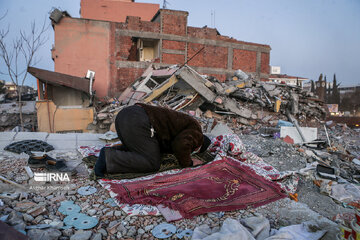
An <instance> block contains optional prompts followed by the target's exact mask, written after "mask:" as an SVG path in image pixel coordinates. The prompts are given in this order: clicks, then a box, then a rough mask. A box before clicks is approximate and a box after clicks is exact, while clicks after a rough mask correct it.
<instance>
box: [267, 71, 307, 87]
mask: <svg viewBox="0 0 360 240" xmlns="http://www.w3.org/2000/svg"><path fill="white" fill-rule="evenodd" d="M307 80H309V79H308V78H303V77H296V76H289V75H286V74H281V68H280V67H278V66H271V67H270V76H269V81H270V82H275V83H282V84H287V85H291V86H299V87H301V88H302V87H303V83H304V81H307Z"/></svg>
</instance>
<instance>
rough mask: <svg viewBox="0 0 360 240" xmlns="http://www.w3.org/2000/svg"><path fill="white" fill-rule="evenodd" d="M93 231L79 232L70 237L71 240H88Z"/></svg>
mask: <svg viewBox="0 0 360 240" xmlns="http://www.w3.org/2000/svg"><path fill="white" fill-rule="evenodd" d="M91 234H92V232H91V231H77V232H76V233H75V234H74V235H72V236H71V237H70V240H88V239H90V237H91Z"/></svg>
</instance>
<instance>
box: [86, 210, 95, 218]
mask: <svg viewBox="0 0 360 240" xmlns="http://www.w3.org/2000/svg"><path fill="white" fill-rule="evenodd" d="M96 212H97V211H96V210H95V209H90V210H88V211H87V213H88V214H89V215H90V216H93V215H95V214H96Z"/></svg>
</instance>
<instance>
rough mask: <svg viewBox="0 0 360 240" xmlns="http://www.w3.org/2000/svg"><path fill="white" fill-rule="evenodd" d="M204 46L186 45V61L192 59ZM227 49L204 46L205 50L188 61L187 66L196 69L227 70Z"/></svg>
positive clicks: (196, 44)
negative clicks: (195, 67)
mask: <svg viewBox="0 0 360 240" xmlns="http://www.w3.org/2000/svg"><path fill="white" fill-rule="evenodd" d="M203 46H204V45H202V44H198V43H189V44H188V59H190V58H192V57H193V56H194V55H195V54H196V53H197V52H198V51H200V50H201V49H202V48H203ZM227 55H228V49H227V48H224V47H218V46H209V45H205V48H204V49H203V50H202V51H201V52H199V53H198V54H197V55H196V56H195V57H194V58H192V59H191V60H190V61H189V65H191V66H197V67H210V68H224V69H226V68H227Z"/></svg>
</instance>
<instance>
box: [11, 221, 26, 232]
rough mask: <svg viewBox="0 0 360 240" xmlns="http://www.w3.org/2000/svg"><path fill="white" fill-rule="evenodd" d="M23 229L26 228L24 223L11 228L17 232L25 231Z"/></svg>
mask: <svg viewBox="0 0 360 240" xmlns="http://www.w3.org/2000/svg"><path fill="white" fill-rule="evenodd" d="M25 227H26V224H25V223H24V222H22V223H19V224H16V225H15V226H13V228H15V229H16V230H18V231H25Z"/></svg>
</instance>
